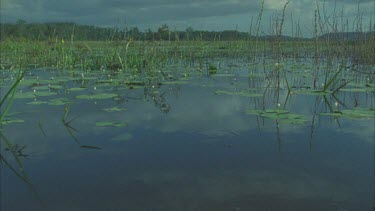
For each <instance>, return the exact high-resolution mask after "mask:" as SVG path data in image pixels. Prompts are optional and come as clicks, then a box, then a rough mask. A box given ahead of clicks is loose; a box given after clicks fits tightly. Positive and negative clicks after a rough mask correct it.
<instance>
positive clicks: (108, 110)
mask: <svg viewBox="0 0 375 211" xmlns="http://www.w3.org/2000/svg"><path fill="white" fill-rule="evenodd" d="M125 110H126V109H125V108H119V107H112V108H104V109H103V111H106V112H115V111H125Z"/></svg>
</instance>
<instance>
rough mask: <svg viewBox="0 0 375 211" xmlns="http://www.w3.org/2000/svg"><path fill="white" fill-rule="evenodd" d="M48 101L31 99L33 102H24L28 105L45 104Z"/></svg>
mask: <svg viewBox="0 0 375 211" xmlns="http://www.w3.org/2000/svg"><path fill="white" fill-rule="evenodd" d="M47 103H48V102H47V101H33V102H30V103H26V104H28V105H42V104H47Z"/></svg>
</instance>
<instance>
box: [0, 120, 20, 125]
mask: <svg viewBox="0 0 375 211" xmlns="http://www.w3.org/2000/svg"><path fill="white" fill-rule="evenodd" d="M22 122H25V121H24V120H23V119H4V120H3V121H2V124H3V125H8V124H11V123H22Z"/></svg>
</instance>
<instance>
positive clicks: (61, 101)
mask: <svg viewBox="0 0 375 211" xmlns="http://www.w3.org/2000/svg"><path fill="white" fill-rule="evenodd" d="M69 102H70V101H69V99H67V98H57V99H53V100H50V101H49V102H48V105H53V106H60V105H65V104H68V103H69Z"/></svg>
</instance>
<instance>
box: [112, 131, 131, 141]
mask: <svg viewBox="0 0 375 211" xmlns="http://www.w3.org/2000/svg"><path fill="white" fill-rule="evenodd" d="M132 138H133V135H132V134H130V133H124V134H120V135H118V136H115V137H113V138H112V140H114V141H128V140H130V139H132Z"/></svg>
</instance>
